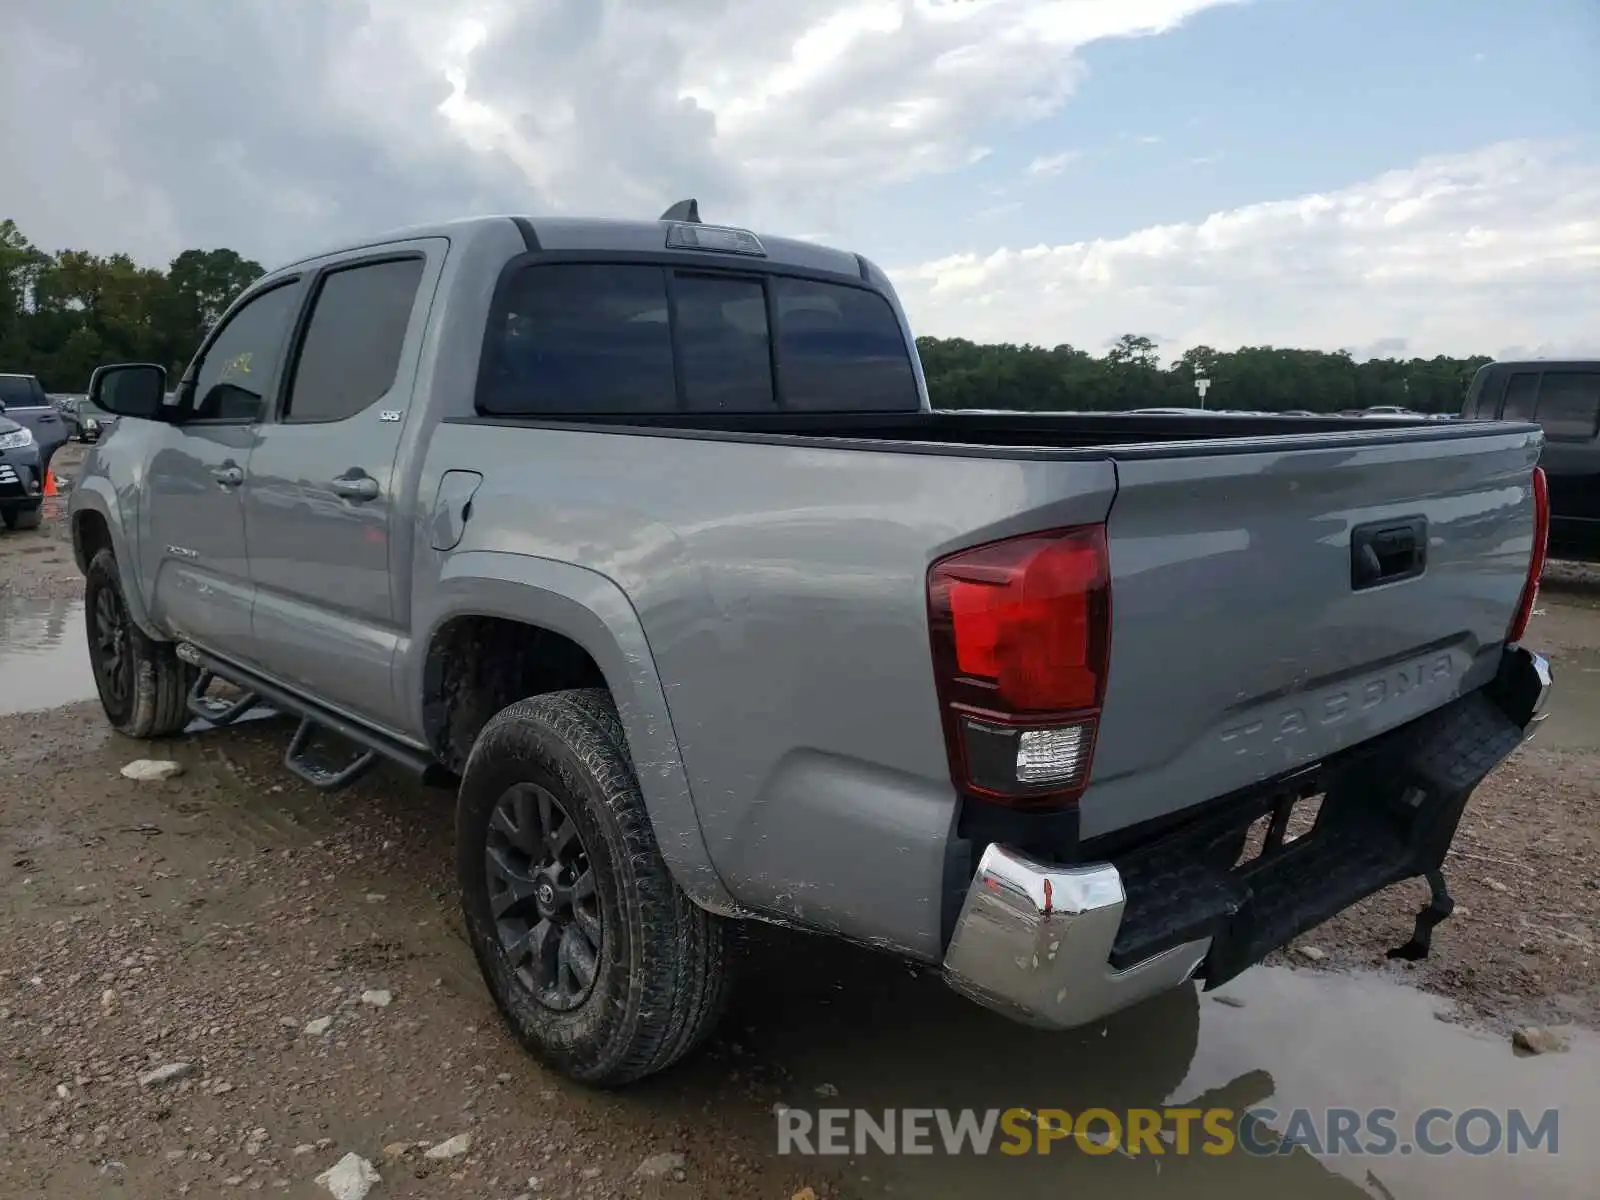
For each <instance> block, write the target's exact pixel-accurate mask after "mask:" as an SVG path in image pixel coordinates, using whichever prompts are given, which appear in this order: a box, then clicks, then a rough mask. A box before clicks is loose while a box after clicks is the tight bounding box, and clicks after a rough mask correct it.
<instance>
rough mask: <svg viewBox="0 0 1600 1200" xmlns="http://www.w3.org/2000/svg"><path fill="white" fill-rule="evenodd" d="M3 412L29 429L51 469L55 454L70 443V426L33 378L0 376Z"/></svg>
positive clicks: (1, 408) (42, 456) (0, 396)
mask: <svg viewBox="0 0 1600 1200" xmlns="http://www.w3.org/2000/svg"><path fill="white" fill-rule="evenodd" d="M0 410H3V411H4V413H5V415H6V417H7V418H8V419H9V420H11V421H14V422H16V423H17V424H18V425H20V426H22V427H23V428H24V429H26V430H28V432H29V434H30V435H31V436H32V438H33V442H34V445H36V446H37V447H38V450H39V459H40V462H41V463H42V465H43V466H44V467H45V468H46V469H48V468H49V466H50V460H51V458H52V457H54V455H55V452H56V451H57V450H59V449H60V448H61V447H62V446H64V445H66V443H67V424H66V421H65V420H64V419H63V418H62V416H61V414H60V413H59V412H58V411H57V410H56V406H55V405H54V404H52V403H51V402H50V397H49V396H48V395H47V394H46V393H45V390H44V387H43V386H42V385H41V384H40V383H39V380H38V377H37V376H34V375H17V374H0Z"/></svg>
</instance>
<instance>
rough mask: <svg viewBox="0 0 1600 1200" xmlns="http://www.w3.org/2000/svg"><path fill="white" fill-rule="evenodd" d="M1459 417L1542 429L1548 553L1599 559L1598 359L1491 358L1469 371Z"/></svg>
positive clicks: (1599, 397) (1599, 402)
mask: <svg viewBox="0 0 1600 1200" xmlns="http://www.w3.org/2000/svg"><path fill="white" fill-rule="evenodd" d="M1461 419H1462V420H1476V421H1492V420H1501V421H1537V422H1538V423H1539V425H1540V426H1542V427H1543V429H1544V452H1543V454H1542V455H1541V456H1540V459H1539V463H1540V465H1541V466H1543V467H1544V472H1545V476H1546V477H1547V478H1548V479H1549V481H1550V553H1551V554H1552V555H1554V556H1555V557H1557V558H1575V559H1585V560H1587V561H1590V562H1600V359H1580V360H1566V361H1558V360H1554V359H1550V360H1544V359H1534V360H1531V361H1520V362H1493V363H1489V364H1487V365H1485V366H1483V367H1480V368H1479V369H1478V373H1477V374H1476V375H1475V376H1473V379H1472V385H1471V386H1470V387H1469V388H1468V389H1467V398H1466V401H1465V402H1464V403H1463V404H1462V406H1461Z"/></svg>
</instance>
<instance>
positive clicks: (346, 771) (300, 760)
mask: <svg viewBox="0 0 1600 1200" xmlns="http://www.w3.org/2000/svg"><path fill="white" fill-rule="evenodd" d="M318 728H319V726H318V724H317V722H316V720H315V718H312V717H301V718H300V728H299V729H296V730H295V731H294V737H293V738H291V739H290V741H289V748H288V749H287V750H285V751H284V752H283V765H284V766H286V767H288V768H289V770H291V771H293V772H294V773H295V774H296V775H298V776H300V778H301V779H304V780H305V781H306V782H307V783H309V784H310V785H311V786H312V787H314V788H316V789H317V790H318V791H320V792H337V791H338V790H339V789H340V788H347V787H349V786H350V785H351V784H352V783H354V782H355V781H356V780H358V779H360V778H361V777H362V776H363V775H365V774H366V773H367V772H368V771H369V770H371V768H372V764H373V763H375V762H377V761H378V752H377V751H376V750H364V751H362V752H361V753H360V754H357V755H356V756H355V757H354V758H352V759H351V760H350V761H349V762H347V763H346V764H345V765H344V766H342V767H337V768H335V767H325V766H323V765H322V764H321V763H319V762H318V761H317V760H316V759H314V758H312V757H311V754H310V750H311V739H312V738H314V737H316V735H317V729H318Z"/></svg>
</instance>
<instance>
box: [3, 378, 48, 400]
mask: <svg viewBox="0 0 1600 1200" xmlns="http://www.w3.org/2000/svg"><path fill="white" fill-rule="evenodd" d="M0 402H3V403H5V404H8V405H10V406H11V407H12V408H28V407H31V406H32V405H36V404H42V403H43V402H44V400H43V397H42V396H41V395H40V394H39V391H38V385H37V384H36V383H35V382H34V381H33V380H32V379H30V378H28V377H27V376H25V375H0Z"/></svg>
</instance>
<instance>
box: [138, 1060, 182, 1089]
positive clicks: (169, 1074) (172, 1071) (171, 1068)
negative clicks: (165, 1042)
mask: <svg viewBox="0 0 1600 1200" xmlns="http://www.w3.org/2000/svg"><path fill="white" fill-rule="evenodd" d="M193 1072H194V1068H193V1067H192V1066H190V1065H189V1064H188V1063H186V1062H175V1063H168V1064H167V1065H166V1066H164V1067H157V1068H156V1069H155V1070H153V1071H146V1072H145V1073H144V1074H143V1075H141V1076H139V1086H140V1087H145V1088H151V1087H160V1086H162V1085H163V1084H167V1083H177V1082H178V1080H180V1079H187V1078H188V1077H189V1076H190V1075H191V1074H192V1073H193Z"/></svg>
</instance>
